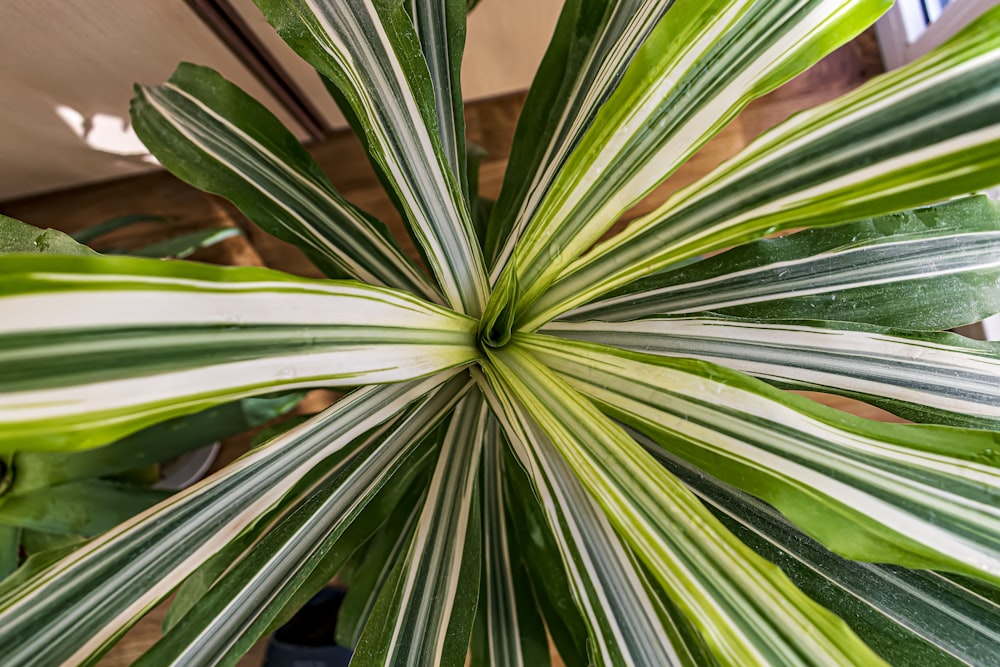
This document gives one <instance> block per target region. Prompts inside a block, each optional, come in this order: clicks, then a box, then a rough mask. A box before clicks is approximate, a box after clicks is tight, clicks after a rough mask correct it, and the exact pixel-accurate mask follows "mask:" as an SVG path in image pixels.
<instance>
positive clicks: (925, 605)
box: [632, 432, 1000, 667]
mask: <svg viewBox="0 0 1000 667" xmlns="http://www.w3.org/2000/svg"><path fill="white" fill-rule="evenodd" d="M632 435H633V437H635V438H636V439H637V440H638V441H639V442H640V443H641V444H642V445H643V446H644V447H646V449H648V450H649V451H650V453H652V454H653V456H655V457H656V458H657V459H658V460H659V461H660V462H661V463H663V465H664V466H666V467H667V469H668V470H670V471H671V472H672V473H674V474H675V475H677V476H678V477H680V478H681V479H682V480H683V481H684V483H685V484H687V485H688V486H689V487H690V488H691V490H692V491H694V493H695V494H696V495H697V496H698V497H699V498H701V500H702V502H703V503H705V504H706V506H707V507H708V508H709V509H710V510H712V512H713V513H714V514H715V515H716V516H717V517H719V519H720V520H721V521H722V522H723V523H724V524H725V525H726V526H727V527H728V528H729V529H730V530H732V531H733V532H734V533H735V534H736V535H737V536H738V537H739V538H740V539H741V540H743V541H744V542H745V543H746V544H747V545H749V546H750V547H752V548H753V549H754V551H756V552H757V553H759V554H761V555H762V556H764V557H765V558H767V559H768V560H770V561H772V562H773V563H775V564H776V565H778V566H780V567H781V569H782V570H784V571H785V573H786V574H787V575H788V576H789V578H790V579H791V580H792V581H794V582H795V584H796V585H797V586H799V588H801V589H802V590H804V591H805V592H806V593H807V594H809V596H810V597H812V598H813V599H815V600H816V601H817V602H819V603H820V604H822V605H823V606H824V607H826V608H827V609H830V610H832V611H834V612H836V613H837V615H838V616H840V617H841V618H843V619H844V620H845V621H847V623H848V624H850V626H851V627H852V628H853V629H854V631H855V632H857V633H858V635H859V636H860V637H861V638H862V639H864V640H865V642H866V643H867V644H868V645H869V646H871V647H872V648H873V649H874V650H875V651H876V652H877V653H879V655H881V656H882V657H883V658H884V659H886V660H887V661H888V662H890V663H891V664H894V665H926V666H928V667H930V666H938V665H940V666H942V667H944V666H945V665H948V666H949V667H953V666H957V665H988V664H991V663H992V662H994V660H995V656H996V647H997V644H998V642H1000V602H998V600H1000V597H998V591H997V589H990V588H988V587H987V585H986V584H981V583H978V582H976V583H973V582H970V581H968V580H964V579H961V578H960V577H957V576H946V575H942V574H939V573H936V572H930V571H927V570H907V569H904V568H901V567H896V566H891V565H878V564H875V563H861V562H858V561H851V560H847V559H845V558H841V557H840V556H837V555H836V554H834V553H833V552H831V551H828V550H827V549H825V548H824V547H823V546H822V545H820V544H819V543H818V542H816V541H815V540H813V539H812V538H810V537H808V536H807V535H805V534H803V533H802V532H801V531H799V530H797V529H796V528H795V526H793V525H792V524H791V523H789V521H788V520H787V519H785V518H784V517H783V516H782V515H781V514H780V513H779V512H777V511H776V510H775V509H774V508H773V507H771V506H769V505H767V504H765V503H763V502H761V501H760V500H757V499H756V498H753V497H752V496H750V495H748V494H745V493H743V492H742V491H739V490H737V489H735V488H733V487H731V486H729V485H728V484H724V483H722V482H720V481H719V480H717V479H715V478H714V477H712V476H711V475H706V474H705V473H704V472H703V471H701V470H699V469H697V468H696V467H694V466H692V465H691V464H689V463H687V462H685V461H684V460H682V459H678V458H676V457H674V456H672V455H671V454H670V453H669V452H667V451H666V450H665V449H663V448H661V447H659V446H658V445H656V443H654V442H653V441H652V440H649V439H648V438H645V437H644V436H643V435H642V434H639V433H635V432H633V433H632ZM984 587H986V588H987V589H988V590H987V591H986V592H985V593H984V591H983V588H984Z"/></svg>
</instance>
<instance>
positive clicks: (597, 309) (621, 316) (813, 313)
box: [564, 195, 1000, 331]
mask: <svg viewBox="0 0 1000 667" xmlns="http://www.w3.org/2000/svg"><path fill="white" fill-rule="evenodd" d="M703 311H713V312H718V313H723V314H726V315H731V316H735V317H745V318H752V319H782V320H789V319H800V320H801V319H809V320H839V321H848V322H867V323H870V324H878V325H880V326H895V327H902V328H908V329H927V330H931V331H940V330H942V329H950V328H953V327H957V326H961V325H963V324H970V323H972V322H979V321H980V320H983V319H985V318H987V317H989V316H990V315H992V314H994V313H996V312H1000V204H998V203H997V202H994V201H993V200H991V199H989V198H988V197H985V196H982V195H980V196H977V197H966V198H962V199H958V200H955V201H952V202H948V203H946V204H940V205H937V206H930V207H927V208H922V209H915V210H912V211H903V212H901V213H894V214H890V215H885V216H880V217H877V218H870V219H867V220H863V221H860V222H855V223H850V224H846V225H838V226H836V227H821V228H816V229H808V230H806V231H803V232H799V233H796V234H790V235H788V236H782V237H779V238H775V239H762V240H760V241H754V242H753V243H748V244H746V245H743V246H740V247H738V248H734V249H732V250H728V251H726V252H723V253H721V254H719V255H715V256H713V257H709V258H707V259H703V260H701V261H699V262H696V263H694V264H691V265H688V266H685V267H682V268H679V269H676V270H673V271H666V272H663V273H657V274H653V275H651V276H648V277H646V278H642V279H640V280H637V281H635V282H634V283H632V284H630V285H626V286H625V287H623V288H621V289H618V290H615V291H614V292H612V293H611V294H609V295H608V296H607V297H604V298H602V299H598V300H597V301H594V302H593V303H589V304H586V305H584V306H581V307H579V308H577V309H575V310H573V311H570V312H569V313H567V314H566V315H565V316H564V319H572V320H605V321H623V320H634V319H638V318H640V317H649V316H654V315H679V314H691V313H698V312H703Z"/></svg>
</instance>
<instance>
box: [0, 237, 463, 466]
mask: <svg viewBox="0 0 1000 667" xmlns="http://www.w3.org/2000/svg"><path fill="white" fill-rule="evenodd" d="M0 278H2V282H0V341H2V346H0V347H2V349H0V365H2V366H3V368H4V374H3V376H2V377H0V396H2V397H3V398H2V406H0V449H2V448H7V449H10V448H17V449H76V448H85V447H91V446H95V445H100V444H104V443H106V442H108V441H111V440H114V439H116V438H118V437H122V436H125V435H127V434H128V433H130V432H133V431H135V430H137V429H139V428H142V427H143V426H148V425H149V424H152V423H155V422H157V421H162V420H163V419H166V418H168V417H176V416H178V415H182V414H186V413H190V412H195V411H198V410H201V409H204V408H208V407H211V406H212V405H215V404H219V403H224V402H228V401H231V400H234V399H238V398H242V397H245V396H251V395H260V394H267V393H273V392H275V391H278V390H286V389H298V388H303V387H313V386H326V387H330V386H357V385H359V384H364V383H369V382H378V383H381V382H398V381H402V380H409V379H413V378H416V377H421V376H424V375H427V374H429V373H433V372H436V371H440V370H444V369H446V368H450V367H453V366H457V365H460V364H464V363H467V362H469V361H472V360H473V359H474V358H475V357H476V356H477V353H476V350H475V347H474V332H475V328H476V323H475V322H474V321H473V320H471V319H469V318H467V317H464V316H461V315H457V314H455V313H452V312H450V311H446V310H444V309H441V308H438V307H436V306H432V305H430V304H427V303H425V302H423V301H420V300H418V299H416V298H415V297H411V296H409V295H407V294H405V293H402V292H395V291H391V290H386V289H384V288H375V287H368V286H366V285H362V284H360V283H355V282H319V281H308V280H304V279H296V278H294V277H292V276H288V275H286V274H282V273H279V272H276V271H268V270H263V269H253V268H239V269H232V268H230V269H221V268H215V267H209V266H201V265H195V264H186V263H180V262H160V261H155V260H140V259H133V258H111V257H94V258H88V257H46V258H41V257H37V258H35V257H15V256H11V257H9V258H7V259H5V260H4V261H3V262H2V265H0Z"/></svg>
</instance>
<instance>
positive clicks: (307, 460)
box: [0, 373, 449, 664]
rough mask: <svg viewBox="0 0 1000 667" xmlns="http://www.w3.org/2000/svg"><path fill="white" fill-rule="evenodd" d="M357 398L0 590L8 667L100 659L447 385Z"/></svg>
mask: <svg viewBox="0 0 1000 667" xmlns="http://www.w3.org/2000/svg"><path fill="white" fill-rule="evenodd" d="M448 376H449V374H448V373H442V374H439V376H436V377H434V378H431V379H427V380H422V381H419V382H415V383H405V384H395V385H388V386H384V387H368V388H365V389H361V390H358V391H356V392H354V393H352V394H350V395H349V396H347V397H345V398H344V399H343V400H341V401H339V402H338V403H336V404H335V405H333V406H332V407H330V408H328V409H327V410H325V411H324V412H322V413H321V414H320V415H318V416H317V417H315V418H314V419H313V420H311V421H310V422H307V423H306V424H303V425H302V426H301V427H299V428H297V429H294V430H292V431H290V432H289V433H287V434H285V435H284V436H281V437H279V438H276V439H275V440H272V441H271V442H270V443H268V444H266V445H264V446H262V447H260V448H258V449H255V450H253V451H252V452H250V453H249V454H247V455H246V456H244V457H243V458H241V459H239V460H238V461H237V462H235V463H233V464H232V465H230V466H229V467H227V468H226V469H225V470H223V471H220V472H219V473H217V474H216V475H214V476H212V477H209V478H207V479H205V480H203V481H202V482H200V483H198V484H196V485H195V486H192V487H190V488H188V489H186V490H184V491H181V492H180V493H178V494H177V495H175V496H173V497H171V498H170V499H168V500H167V501H165V502H163V503H161V504H159V505H157V506H155V507H153V508H151V509H149V510H147V511H146V512H143V513H142V514H140V515H138V516H136V517H134V518H133V519H131V520H129V521H127V522H125V523H123V524H121V525H119V526H118V527H117V528H115V529H113V530H111V531H109V532H107V533H105V534H103V535H101V536H100V537H97V538H95V539H94V540H91V541H90V542H88V543H86V544H85V545H84V546H82V547H79V548H77V549H76V550H74V551H72V552H70V553H68V554H67V555H66V556H64V557H63V558H61V559H59V560H55V561H54V562H51V563H46V561H44V560H43V561H42V563H43V564H42V565H40V566H35V567H33V568H32V569H30V570H29V572H30V574H26V575H24V576H21V577H18V576H17V575H15V577H14V579H13V584H12V585H3V586H0V645H2V646H4V647H5V656H4V658H5V660H8V661H10V662H11V664H30V663H32V662H33V661H35V662H38V663H40V664H62V663H67V662H68V663H79V662H83V661H86V660H88V659H89V658H91V657H93V656H97V655H100V654H101V653H102V652H103V651H104V650H106V649H107V648H108V647H109V646H110V645H111V644H112V643H113V642H114V641H115V640H117V638H118V637H119V636H120V635H121V634H122V633H123V632H124V631H125V630H127V629H128V628H129V626H130V625H131V624H132V623H133V622H134V621H135V620H136V619H137V618H138V617H139V616H141V615H142V614H143V613H144V612H145V611H147V610H148V609H149V608H150V607H152V606H153V605H154V604H156V603H157V602H159V601H160V600H161V599H163V598H164V597H166V596H167V595H168V594H169V593H170V591H171V590H172V589H173V588H174V587H175V586H176V585H177V583H178V582H180V581H182V580H183V579H184V578H185V577H186V576H187V575H189V574H191V573H192V572H194V571H195V570H196V569H197V568H198V567H199V566H200V565H201V564H202V563H204V562H205V561H207V560H208V559H209V558H210V557H211V556H212V555H213V554H215V553H217V552H218V551H220V550H221V549H222V548H224V547H225V546H226V544H227V543H229V541H230V540H232V539H233V538H234V537H236V536H237V535H239V534H240V533H241V532H242V531H244V530H245V529H246V528H248V527H249V526H251V525H252V524H253V523H254V522H255V521H257V520H258V518H259V517H260V516H261V515H263V514H265V513H266V512H267V510H268V508H270V507H272V506H274V505H275V504H276V503H278V502H279V501H280V500H281V499H282V498H283V497H284V496H285V495H286V494H288V493H289V492H290V491H291V490H293V489H294V488H295V486H296V484H297V482H298V481H299V480H301V479H303V478H305V477H306V476H308V475H310V474H315V472H314V471H315V470H316V469H317V468H318V467H320V469H321V466H323V465H324V463H325V462H327V461H329V460H331V457H333V459H332V461H333V463H334V464H335V463H336V462H337V461H340V460H342V456H336V455H337V454H338V452H341V451H342V450H344V448H346V447H348V446H350V445H351V443H353V442H355V440H356V439H357V438H359V437H360V436H362V435H364V434H365V433H367V432H368V431H370V430H371V429H373V428H375V427H377V426H378V425H379V424H381V423H383V422H385V421H386V420H388V419H390V418H392V417H393V416H395V415H396V414H398V413H399V412H400V411H402V410H403V409H404V408H406V407H407V405H409V404H410V403H412V402H413V401H416V400H418V399H419V398H421V397H422V396H424V395H425V394H426V393H427V392H428V391H430V390H432V389H434V388H435V387H436V386H438V385H440V384H441V383H443V382H444V381H446V380H447V379H448Z"/></svg>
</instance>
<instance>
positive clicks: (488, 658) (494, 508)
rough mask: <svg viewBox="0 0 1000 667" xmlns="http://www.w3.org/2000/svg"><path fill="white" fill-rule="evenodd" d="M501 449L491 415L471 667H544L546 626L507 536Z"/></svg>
mask: <svg viewBox="0 0 1000 667" xmlns="http://www.w3.org/2000/svg"><path fill="white" fill-rule="evenodd" d="M505 448H506V444H505V443H504V440H503V436H502V435H501V434H500V425H499V423H498V422H497V421H496V419H494V418H492V417H491V418H490V419H489V421H488V423H487V425H486V431H485V433H484V440H483V454H482V467H481V469H480V471H479V475H480V477H479V488H480V491H481V498H482V532H483V551H482V553H483V556H482V562H483V571H482V577H481V586H480V592H479V607H478V609H477V610H476V613H477V616H476V624H475V628H474V629H473V634H472V648H471V654H472V665H484V666H491V665H508V666H510V667H548V665H549V647H548V641H547V639H546V636H545V626H544V624H543V623H542V619H541V617H540V616H539V614H538V610H537V609H536V607H535V601H534V599H533V598H532V595H531V588H530V586H529V583H528V580H527V577H526V576H525V574H524V571H523V569H522V567H521V561H520V552H519V551H518V549H517V544H516V541H515V540H514V538H513V536H512V535H511V534H510V529H511V526H510V521H509V518H508V513H507V506H508V504H509V502H510V501H509V499H508V498H507V489H506V486H507V484H506V483H505V482H504V479H505V475H506V474H507V473H506V471H505V470H504V459H505V458H506V457H505V451H504V450H505Z"/></svg>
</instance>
